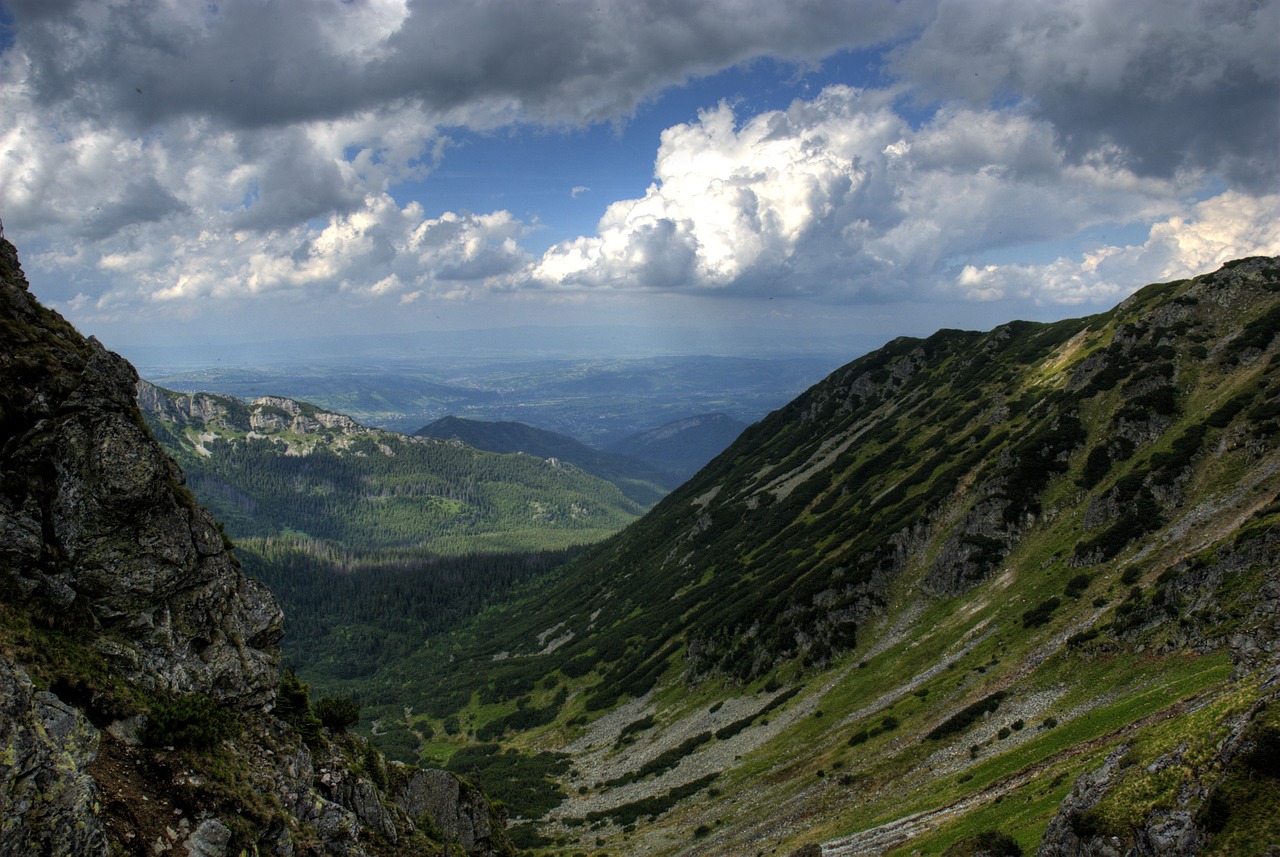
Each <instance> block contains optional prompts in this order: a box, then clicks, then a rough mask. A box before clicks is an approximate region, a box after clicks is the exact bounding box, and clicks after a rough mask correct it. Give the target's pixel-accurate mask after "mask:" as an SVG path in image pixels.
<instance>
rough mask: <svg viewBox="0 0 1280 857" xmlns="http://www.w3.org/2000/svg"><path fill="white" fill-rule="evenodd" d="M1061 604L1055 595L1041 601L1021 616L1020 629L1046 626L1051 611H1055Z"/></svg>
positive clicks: (1060, 600) (1051, 614) (1051, 613)
mask: <svg viewBox="0 0 1280 857" xmlns="http://www.w3.org/2000/svg"><path fill="white" fill-rule="evenodd" d="M1061 604H1062V599H1060V598H1058V597H1057V596H1056V595H1055V596H1054V597H1052V598H1048V599H1046V600H1044V601H1041V602H1040V603H1039V604H1037V605H1036V606H1035V607H1032V608H1031V609H1030V610H1027V611H1026V612H1024V613H1023V614H1022V627H1024V628H1038V627H1040V626H1041V625H1044V624H1047V623H1048V621H1049V620H1050V619H1051V618H1052V617H1053V611H1055V610H1057V609H1058V607H1059V606H1060V605H1061Z"/></svg>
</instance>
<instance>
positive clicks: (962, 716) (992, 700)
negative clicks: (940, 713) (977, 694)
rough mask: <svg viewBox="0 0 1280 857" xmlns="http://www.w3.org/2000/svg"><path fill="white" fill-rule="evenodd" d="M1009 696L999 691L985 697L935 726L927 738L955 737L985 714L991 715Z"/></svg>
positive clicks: (932, 739)
mask: <svg viewBox="0 0 1280 857" xmlns="http://www.w3.org/2000/svg"><path fill="white" fill-rule="evenodd" d="M1006 696H1008V694H1007V693H1005V692H1004V691H1003V690H997V691H996V692H995V693H993V694H991V695H989V696H985V697H983V698H982V699H980V700H978V701H977V702H975V703H973V704H971V705H967V706H965V707H964V708H962V709H960V710H959V711H957V712H956V713H955V714H953V715H951V716H950V717H948V718H947V719H946V720H944V721H942V723H940V724H938V725H937V726H935V727H934V728H933V729H932V730H931V731H930V732H929V734H928V735H926V736H925V737H926V738H928V739H929V740H931V741H937V740H938V739H940V738H946V737H947V736H948V735H954V734H956V733H958V732H962V731H964V730H965V729H967V728H968V727H969V725H970V724H971V723H973V722H974V721H975V720H977V719H978V718H979V717H981V716H983V715H984V714H990V713H991V712H993V711H995V710H996V709H997V708H999V707H1000V703H1001V702H1002V701H1003V700H1004V698H1005V697H1006Z"/></svg>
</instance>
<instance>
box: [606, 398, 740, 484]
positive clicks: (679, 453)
mask: <svg viewBox="0 0 1280 857" xmlns="http://www.w3.org/2000/svg"><path fill="white" fill-rule="evenodd" d="M746 427H747V425H746V423H743V422H739V421H738V420H735V419H734V418H733V417H730V416H728V415H726V414H700V415H698V416H695V417H688V418H686V419H682V420H675V421H674V422H670V423H667V424H666V425H662V426H658V427H657V428H655V429H650V430H649V431H646V432H640V433H639V434H634V435H632V436H630V437H627V438H623V439H622V440H620V441H617V442H615V443H613V444H610V446H609V450H610V451H611V452H616V453H618V454H619V455H627V456H631V457H632V458H638V459H640V460H641V461H646V462H648V463H649V464H652V465H653V466H654V467H661V468H663V469H665V470H667V471H669V472H671V473H674V474H675V475H677V476H678V477H680V478H681V479H682V480H683V479H688V478H689V477H690V476H692V475H693V474H695V473H697V472H698V471H699V470H701V469H702V467H703V465H705V464H706V463H707V462H709V461H710V460H711V459H713V458H715V457H716V456H717V455H719V454H720V453H721V452H724V450H725V449H726V448H727V447H728V446H729V444H731V443H733V442H734V441H735V440H736V439H737V438H738V435H740V434H742V430H743V429H745V428H746Z"/></svg>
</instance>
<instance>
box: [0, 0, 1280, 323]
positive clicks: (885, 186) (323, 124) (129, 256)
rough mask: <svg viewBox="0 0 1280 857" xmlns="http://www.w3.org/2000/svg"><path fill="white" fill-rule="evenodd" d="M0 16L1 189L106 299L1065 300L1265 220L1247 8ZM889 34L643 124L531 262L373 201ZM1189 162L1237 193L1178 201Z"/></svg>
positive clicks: (837, 4)
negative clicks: (727, 98) (759, 85)
mask: <svg viewBox="0 0 1280 857" xmlns="http://www.w3.org/2000/svg"><path fill="white" fill-rule="evenodd" d="M5 7H6V10H7V11H8V12H9V14H10V15H11V16H12V18H13V20H14V22H15V26H14V30H13V31H14V33H15V34H16V35H15V40H14V42H13V43H12V44H9V45H6V46H5V47H4V48H3V54H0V104H2V105H3V108H4V110H3V113H2V114H0V175H3V177H4V179H3V182H0V210H2V212H3V215H4V217H5V219H6V220H7V221H8V224H7V225H8V226H9V229H10V232H11V234H13V235H18V234H21V235H22V236H23V240H24V253H26V254H27V255H28V256H29V257H31V258H32V260H33V261H34V262H35V263H36V264H38V265H40V266H42V267H44V268H45V269H46V270H49V271H55V272H60V273H62V274H63V275H64V276H63V278H62V279H61V280H60V281H59V282H57V283H56V285H55V286H53V293H54V297H56V298H58V299H62V300H67V301H72V300H74V301H75V306H77V307H81V308H90V307H96V308H97V310H98V311H99V312H103V313H106V312H122V311H123V310H122V309H121V308H122V307H128V306H136V305H138V304H139V303H146V302H150V303H152V304H153V305H154V304H156V303H161V304H164V305H167V306H176V305H178V304H182V303H184V302H198V301H200V300H203V299H207V298H219V299H226V298H232V297H236V296H254V295H277V296H281V295H298V296H303V295H335V294H340V295H345V296H348V297H350V298H352V299H359V300H368V301H387V302H389V303H396V304H397V305H399V304H411V303H414V302H418V301H424V302H425V300H427V299H432V298H434V299H448V300H466V299H470V298H473V297H475V296H476V295H479V294H486V293H493V292H511V291H517V290H520V289H529V290H530V291H532V292H536V293H538V294H541V295H547V294H548V293H549V292H554V293H556V294H557V295H559V296H561V297H563V296H566V295H573V296H581V295H586V294H592V293H594V294H600V293H603V292H606V291H607V292H615V293H616V292H622V291H627V290H636V291H644V292H666V293H680V294H698V295H725V296H761V295H769V296H774V295H791V296H815V297H819V298H822V299H824V300H828V301H833V302H837V301H844V302H856V301H886V300H892V299H898V298H910V297H915V296H921V295H926V294H944V295H947V296H954V295H955V294H957V292H958V293H960V294H963V295H965V296H967V297H969V298H970V299H973V300H982V299H996V298H1008V297H1023V298H1027V299H1034V300H1040V301H1045V302H1052V303H1070V302H1072V301H1078V300H1094V299H1097V298H1098V297H1100V296H1103V295H1105V294H1107V293H1108V289H1113V288H1120V286H1118V285H1115V284H1118V283H1124V282H1128V281H1127V280H1126V279H1125V277H1126V275H1128V274H1131V275H1132V276H1133V279H1135V280H1136V281H1139V282H1141V281H1143V280H1144V279H1147V278H1149V277H1148V275H1147V273H1146V272H1153V271H1157V270H1158V271H1165V270H1167V269H1169V270H1172V269H1174V268H1177V269H1178V270H1181V268H1178V266H1179V265H1182V266H1184V267H1185V266H1190V265H1194V264H1195V263H1196V262H1197V261H1199V262H1203V263H1205V264H1211V263H1210V262H1209V260H1216V259H1218V258H1219V257H1220V256H1222V255H1224V254H1225V255H1228V256H1229V255H1240V254H1241V253H1243V252H1252V251H1250V250H1248V248H1256V247H1263V246H1268V242H1269V241H1270V239H1269V238H1267V236H1266V235H1265V234H1264V235H1261V236H1259V235H1258V234H1255V233H1256V232H1257V231H1258V230H1259V229H1263V227H1260V226H1258V224H1259V223H1260V222H1270V223H1274V221H1275V217H1274V214H1275V203H1274V196H1268V195H1267V194H1274V190H1275V187H1276V185H1277V180H1278V179H1280V166H1278V161H1280V150H1278V149H1277V147H1276V145H1275V129H1276V127H1277V124H1280V115H1278V111H1280V70H1278V68H1280V65H1278V63H1277V59H1276V54H1275V51H1274V46H1273V45H1272V44H1271V42H1272V41H1273V39H1274V35H1275V33H1276V32H1277V31H1280V11H1278V10H1280V4H1278V3H1277V2H1274V0H1262V2H1255V1H1254V0H1135V2H1126V3H1114V2H1107V0H1062V2H1056V3H1043V2H1039V0H897V2H894V0H866V2H857V3H851V2H847V0H813V2H806V3H804V4H788V3H778V2H776V0H724V2H717V3H711V2H706V0H673V2H668V3H662V4H652V3H635V2H632V0H565V2H561V3H556V4H548V3H529V2H527V0H476V2H466V3H458V2H453V0H312V2H309V3H308V4H306V7H305V12H303V11H300V10H299V7H296V5H295V4H287V3H268V2H261V0H219V2H216V3H181V2H179V3H174V2H169V0H122V2H110V3H104V2H100V0H57V2H52V0H5ZM889 45H893V46H894V47H893V49H892V51H891V57H892V63H891V65H890V69H891V73H892V75H894V77H893V78H892V79H890V80H885V79H881V81H880V82H879V83H877V86H880V88H876V89H866V90H856V89H853V88H850V87H848V86H833V87H830V88H828V89H826V90H824V91H823V92H821V94H819V95H818V96H816V97H812V98H805V99H802V100H798V101H796V102H794V103H793V104H792V105H791V106H790V107H788V108H787V109H785V110H773V111H768V112H764V113H760V114H758V115H753V114H751V113H750V112H749V111H747V110H746V109H745V108H743V107H742V106H741V105H739V104H735V103H734V102H726V103H724V104H720V105H719V106H715V105H707V106H706V107H707V109H706V110H705V111H704V112H703V113H702V114H701V116H700V117H699V118H698V120H697V121H694V122H688V123H685V124H680V125H675V126H673V127H671V128H669V129H667V130H666V132H665V133H663V135H662V138H661V142H660V146H659V149H658V151H657V154H656V159H655V163H654V174H653V184H652V185H651V186H650V187H649V188H648V190H647V191H646V192H645V193H644V194H643V196H639V197H638V198H635V199H624V200H620V201H616V202H614V203H612V204H611V205H609V206H608V208H607V210H606V211H605V213H604V216H603V217H602V218H601V219H600V221H599V224H598V227H597V230H596V232H595V233H594V234H590V235H584V236H581V237H578V238H575V239H572V240H568V241H563V242H561V243H558V244H556V245H555V246H553V247H551V248H550V249H548V250H547V251H546V252H545V253H542V254H540V256H538V257H537V258H534V257H531V255H530V254H529V253H528V252H527V251H526V250H525V249H524V247H523V246H522V244H523V243H528V241H529V239H530V236H531V235H534V234H536V233H535V231H534V227H535V225H536V224H537V215H532V216H529V221H530V222H523V221H521V220H520V219H519V218H518V217H517V216H515V215H513V214H511V213H510V212H508V211H505V210H499V211H493V212H490V213H488V214H472V213H465V212H463V213H454V212H444V213H440V212H439V208H436V209H433V210H432V213H431V214H430V215H428V214H427V212H426V210H425V209H424V208H423V207H422V206H421V205H420V204H418V203H412V202H406V199H407V198H408V195H407V194H400V193H398V191H399V189H400V188H401V187H402V186H404V184H405V183H406V182H410V181H414V180H419V179H422V178H424V177H426V176H428V175H429V174H430V172H431V170H432V169H433V168H434V167H435V166H436V165H437V164H438V163H439V162H440V161H441V159H442V158H447V157H448V151H449V136H448V135H449V129H450V128H462V129H467V130H472V131H474V130H490V129H495V128H500V127H508V126H513V125H540V126H545V127H551V128H563V127H566V126H579V125H581V124H584V123H592V122H598V121H614V122H625V121H626V120H627V118H628V117H630V116H631V115H633V113H634V112H635V111H636V110H637V107H638V106H639V105H643V104H645V103H646V101H648V100H650V99H654V98H655V97H656V96H657V95H658V94H659V93H661V92H663V91H665V90H666V89H668V88H670V87H672V86H677V85H680V84H682V83H686V82H688V81H691V80H693V79H695V78H698V77H700V76H704V75H710V74H714V73H715V72H718V71H721V70H723V69H726V68H729V67H733V66H741V65H742V64H744V63H749V62H750V61H751V60H753V59H755V58H759V57H766V56H767V57H773V58H775V59H780V60H783V61H787V62H792V63H795V64H796V66H797V68H808V67H812V65H814V64H817V63H820V62H821V61H822V60H824V59H825V58H828V57H829V56H830V55H831V54H832V53H833V52H836V51H850V50H857V49H863V48H877V49H879V48H884V49H887V46H889ZM861 61H863V60H862V59H861V58H860V59H859V62H861ZM582 180H583V181H588V182H591V183H592V184H594V185H595V186H596V187H597V188H600V187H603V184H602V183H599V182H597V181H595V180H594V179H592V178H589V177H587V176H583V179H582ZM578 181H579V180H578V179H576V178H575V179H573V180H571V181H569V182H566V183H565V184H564V185H560V186H561V187H564V186H568V187H571V188H572V189H571V191H570V196H571V197H573V198H577V197H579V196H580V195H582V194H585V193H587V192H588V187H587V185H586V184H578ZM1213 182H1218V183H1223V182H1225V184H1226V185H1227V186H1229V187H1232V188H1233V190H1232V191H1231V192H1230V195H1228V194H1220V195H1218V196H1217V197H1215V198H1214V199H1211V200H1207V201H1205V202H1202V203H1200V204H1198V205H1195V206H1191V205H1189V204H1188V202H1187V200H1189V199H1194V198H1197V197H1202V196H1204V188H1206V187H1209V186H1213V185H1212V184H1211V183H1213ZM599 192H600V191H594V192H592V195H593V196H595V195H596V194H598V193H599ZM397 200H399V201H398V202H397ZM1214 200H1217V202H1216V203H1215V201H1214ZM1215 206H1216V207H1215ZM1268 218H1269V221H1268ZM1134 222H1140V223H1144V224H1153V225H1152V227H1151V233H1150V238H1149V240H1148V241H1147V243H1146V244H1144V245H1142V246H1141V247H1107V248H1097V249H1094V250H1091V251H1090V253H1089V254H1087V255H1074V256H1063V258H1062V259H1059V260H1058V262H1056V263H1054V264H1053V265H1050V266H1035V265H1026V266H1021V267H1019V266H1010V265H991V264H988V263H987V262H986V261H984V259H983V256H984V254H989V253H991V252H992V251H993V250H998V249H1002V248H1003V249H1009V248H1017V247H1019V246H1021V245H1025V244H1028V243H1034V242H1046V241H1057V240H1062V239H1066V238H1070V237H1072V236H1076V235H1079V233H1080V232H1081V231H1082V230H1086V229H1088V228H1090V227H1093V226H1098V225H1102V224H1117V223H1122V224H1131V223H1134ZM1263 231H1264V232H1265V229H1264V230H1263ZM28 241H29V242H30V243H29V244H28V243H27V242H28ZM1273 243H1274V242H1272V244H1273ZM28 248H33V249H34V252H30V251H29V250H28ZM1036 277H1041V278H1042V282H1041V283H1040V285H1036Z"/></svg>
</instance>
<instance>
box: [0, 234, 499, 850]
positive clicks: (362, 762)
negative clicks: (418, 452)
mask: <svg viewBox="0 0 1280 857" xmlns="http://www.w3.org/2000/svg"><path fill="white" fill-rule="evenodd" d="M138 385H139V382H138V377H137V374H136V373H135V372H134V370H133V368H132V367H131V366H130V365H129V364H128V363H127V362H125V361H124V360H123V359H122V358H120V357H118V356H117V355H115V354H112V353H110V352H108V351H106V350H105V349H104V348H103V347H102V346H101V345H100V344H99V343H97V342H96V341H94V340H85V339H84V338H83V337H81V336H80V335H79V334H78V333H77V332H76V331H75V330H74V329H73V328H72V327H71V326H70V325H69V324H67V322H66V321H64V320H63V319H62V318H61V317H60V316H58V315H57V314H56V313H53V312H51V311H49V310H47V309H45V308H44V307H42V306H40V305H39V303H37V302H36V300H35V299H34V297H32V295H31V294H30V293H29V291H28V287H27V282H26V279H25V277H24V276H23V273H22V270H21V268H20V267H19V264H18V259H17V254H16V251H15V250H14V248H13V246H12V245H11V244H9V243H8V242H6V241H4V240H3V239H0V857H8V855H14V857H18V855H22V857H26V855H31V854H57V855H107V854H162V853H173V854H187V855H202V857H225V855H227V854H236V853H253V854H274V855H280V857H300V855H317V856H318V855H322V854H323V855H329V854H345V855H353V857H361V855H374V854H392V853H394V854H439V853H441V851H442V850H445V851H447V853H451V854H452V853H458V851H457V850H456V846H460V847H461V848H462V849H463V851H465V852H466V853H468V854H475V855H480V856H481V857H490V855H504V854H510V853H512V846H511V844H510V842H509V840H508V839H507V838H506V835H505V833H504V831H503V824H504V821H503V819H502V817H501V816H499V815H498V814H497V813H496V812H495V811H494V809H493V808H492V807H491V806H490V805H489V803H488V801H487V800H486V799H485V797H484V795H483V794H482V793H481V792H480V791H479V790H478V789H476V788H474V787H470V786H467V785H466V784H464V783H461V782H459V781H457V780H456V779H455V778H453V777H452V776H451V775H448V774H443V773H441V772H424V771H418V770H417V769H413V768H408V767H406V766H399V765H394V766H388V765H387V763H386V762H385V760H383V759H382V757H381V756H380V755H379V754H378V753H377V752H376V751H374V750H373V749H372V748H371V747H370V746H369V745H368V744H367V743H366V742H364V741H363V740H361V739H359V738H356V737H354V736H351V735H346V734H337V735H335V734H331V733H329V732H328V731H327V730H323V729H321V728H320V726H319V725H318V724H319V721H318V720H316V718H315V717H314V714H313V713H312V712H311V710H310V702H309V700H308V698H307V689H306V686H305V685H296V686H291V687H292V690H293V692H294V696H293V697H292V698H291V704H292V708H291V709H290V710H289V712H280V711H276V712H274V713H273V706H275V705H276V704H277V702H278V699H277V697H278V695H280V688H281V677H280V674H279V670H278V666H279V658H280V656H279V641H280V639H281V637H282V635H283V617H282V614H281V611H280V608H279V606H278V605H277V603H276V600H275V598H274V596H273V595H272V594H271V592H270V591H269V590H267V588H266V587H265V586H263V585H262V584H260V583H258V582H257V581H254V580H250V579H248V578H246V577H245V576H244V574H242V573H241V570H240V566H239V562H238V561H237V560H236V558H235V556H234V555H233V554H232V553H231V551H230V550H229V541H228V540H227V539H226V538H225V537H224V536H223V534H222V531H221V527H220V526H219V525H218V524H217V523H216V522H215V521H214V520H213V518H212V516H211V515H210V514H209V513H208V512H207V511H206V510H205V509H203V508H202V507H200V506H199V505H198V504H197V503H196V501H195V499H194V497H193V496H192V495H191V493H190V491H188V490H187V489H186V487H185V486H184V477H183V474H182V472H181V470H180V469H179V468H178V466H177V465H176V464H175V463H174V462H173V460H172V459H170V458H169V457H168V456H167V455H166V454H165V453H164V452H163V450H162V449H161V447H160V446H159V445H158V444H157V443H156V441H155V440H154V438H153V437H152V436H151V434H150V432H149V431H148V430H147V428H146V425H145V423H144V422H143V419H142V416H141V414H140V413H139V411H138V407H137V405H136V404H135V395H136V394H137V393H138ZM144 391H145V387H144ZM170 404H173V403H170ZM179 404H181V405H185V407H186V408H187V409H188V411H189V412H190V413H191V414H192V415H195V416H200V417H201V418H202V419H212V418H225V419H237V418H238V417H239V414H236V413H233V411H234V410H235V407H234V405H227V403H225V402H224V403H220V402H218V401H216V400H215V399H214V398H207V397H206V398H199V397H192V398H188V399H186V400H185V401H184V402H182V403H179ZM292 404H293V403H282V402H268V403H263V404H262V407H261V410H262V411H264V412H266V413H268V414H269V415H271V414H274V415H276V416H279V417H280V418H281V419H286V420H287V421H289V422H291V423H296V422H297V421H299V420H304V421H311V422H316V423H317V424H323V425H325V426H328V427H337V428H338V429H345V428H347V426H346V425H345V423H343V422H342V420H345V418H341V419H335V420H329V421H326V419H325V418H326V417H327V416H329V415H317V414H314V413H309V412H303V411H301V410H300V409H298V408H297V407H296V406H294V407H292V408H290V407H286V405H292ZM176 406H177V405H175V407H176ZM240 408H241V409H243V405H241V406H240ZM220 409H221V410H220ZM197 410H198V411H199V413H198V414H197V413H196V411H197ZM299 697H300V699H301V701H299ZM172 745H177V746H172ZM392 775H394V776H392ZM393 779H394V783H393V782H392V780H393ZM446 779H447V780H448V782H445V780H446ZM393 785H394V786H398V787H399V791H400V792H401V793H402V794H403V796H404V801H403V803H407V804H408V805H409V806H410V807H411V809H408V808H406V806H405V805H402V803H398V802H397V800H396V797H395V796H394V795H393V794H392V791H393ZM423 828H425V829H423Z"/></svg>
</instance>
